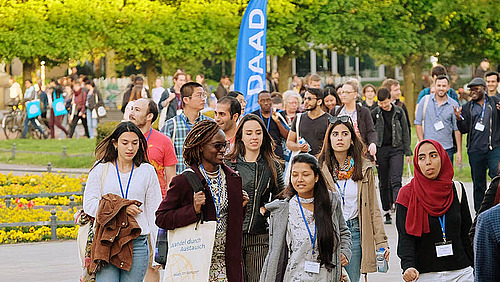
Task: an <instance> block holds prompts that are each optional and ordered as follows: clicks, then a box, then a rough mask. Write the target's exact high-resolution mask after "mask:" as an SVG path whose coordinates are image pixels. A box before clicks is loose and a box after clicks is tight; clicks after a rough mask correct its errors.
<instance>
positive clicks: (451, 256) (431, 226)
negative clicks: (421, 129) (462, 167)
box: [396, 140, 474, 282]
mask: <svg viewBox="0 0 500 282" xmlns="http://www.w3.org/2000/svg"><path fill="white" fill-rule="evenodd" d="M413 164H414V167H415V169H414V173H415V177H414V178H413V179H412V180H411V182H410V183H409V184H407V185H406V186H404V187H402V188H401V190H400V191H399V195H398V198H397V201H396V226H397V229H398V234H399V241H398V256H399V258H400V259H401V268H402V269H403V271H404V274H403V279H404V281H415V280H417V279H418V281H419V282H421V281H433V282H435V281H459V282H462V281H474V276H473V269H472V264H473V254H472V247H471V244H470V239H469V237H468V235H467V234H468V230H469V229H470V227H471V223H472V219H471V215H470V210H469V205H468V203H467V196H466V195H465V189H464V187H463V185H462V184H461V183H460V184H458V185H455V183H459V182H453V180H452V179H453V173H454V172H453V166H452V164H451V161H450V159H449V157H448V155H447V154H446V151H445V150H444V149H443V146H441V144H439V142H437V141H434V140H424V141H422V142H420V143H419V144H418V145H417V147H416V148H415V155H414V157H413Z"/></svg>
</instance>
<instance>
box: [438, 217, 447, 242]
mask: <svg viewBox="0 0 500 282" xmlns="http://www.w3.org/2000/svg"><path fill="white" fill-rule="evenodd" d="M441 218H443V219H442V220H441ZM438 219H439V224H440V225H441V231H443V241H445V242H446V232H445V220H446V214H443V216H440V217H438Z"/></svg>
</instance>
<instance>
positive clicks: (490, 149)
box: [455, 77, 500, 212]
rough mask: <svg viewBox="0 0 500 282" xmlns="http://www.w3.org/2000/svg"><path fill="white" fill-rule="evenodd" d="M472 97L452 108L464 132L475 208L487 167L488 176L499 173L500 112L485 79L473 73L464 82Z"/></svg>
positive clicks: (458, 124) (497, 100)
mask: <svg viewBox="0 0 500 282" xmlns="http://www.w3.org/2000/svg"><path fill="white" fill-rule="evenodd" d="M467 86H468V87H469V89H470V94H469V96H470V97H471V98H472V99H471V100H470V101H469V102H467V104H465V105H464V106H463V107H460V108H455V116H456V118H457V126H458V130H460V132H461V133H462V134H467V153H468V155H469V164H470V167H471V174H472V182H473V188H474V209H475V210H476V212H477V211H478V210H479V207H480V206H481V202H482V201H483V197H484V193H485V191H486V170H489V172H488V174H489V176H490V177H491V178H493V177H495V176H496V175H497V174H498V162H499V161H500V113H499V108H498V107H499V106H498V105H497V104H498V102H499V99H498V97H496V96H488V95H486V91H487V88H486V82H485V81H484V79H482V78H480V77H476V78H474V79H472V80H471V82H469V84H468V85H467Z"/></svg>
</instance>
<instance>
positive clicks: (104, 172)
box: [101, 162, 109, 197]
mask: <svg viewBox="0 0 500 282" xmlns="http://www.w3.org/2000/svg"><path fill="white" fill-rule="evenodd" d="M108 169H109V162H107V163H105V164H104V167H103V168H102V173H101V197H102V193H103V189H104V183H105V182H106V177H107V176H108Z"/></svg>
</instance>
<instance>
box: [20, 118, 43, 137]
mask: <svg viewBox="0 0 500 282" xmlns="http://www.w3.org/2000/svg"><path fill="white" fill-rule="evenodd" d="M35 120H36V117H34V118H28V117H26V118H25V119H24V128H23V135H22V138H26V134H28V123H29V122H31V124H32V125H33V126H34V127H35V128H36V129H37V130H38V131H40V133H42V135H44V136H45V133H43V130H42V128H40V126H38V124H36V122H35Z"/></svg>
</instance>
